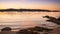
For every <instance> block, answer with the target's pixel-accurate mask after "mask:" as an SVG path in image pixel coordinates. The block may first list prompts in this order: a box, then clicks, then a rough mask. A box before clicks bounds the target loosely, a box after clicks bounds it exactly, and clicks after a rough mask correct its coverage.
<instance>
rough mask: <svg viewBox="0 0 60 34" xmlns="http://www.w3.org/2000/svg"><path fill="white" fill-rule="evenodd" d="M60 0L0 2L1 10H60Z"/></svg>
mask: <svg viewBox="0 0 60 34" xmlns="http://www.w3.org/2000/svg"><path fill="white" fill-rule="evenodd" d="M59 3H60V0H0V9H8V8H15V9H19V8H26V9H28V8H29V9H49V10H60V7H59V6H60V4H59Z"/></svg>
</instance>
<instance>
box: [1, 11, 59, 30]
mask: <svg viewBox="0 0 60 34" xmlns="http://www.w3.org/2000/svg"><path fill="white" fill-rule="evenodd" d="M43 16H51V17H55V18H58V17H60V12H38V11H35V12H33V11H31V12H30V11H23V12H18V11H4V12H0V30H1V29H3V28H5V27H10V28H12V31H17V30H20V29H24V28H30V27H35V26H40V27H46V28H55V27H57V24H55V23H52V22H48V21H46V20H48V18H43ZM43 24H45V25H43Z"/></svg>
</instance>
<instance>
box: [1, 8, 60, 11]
mask: <svg viewBox="0 0 60 34" xmlns="http://www.w3.org/2000/svg"><path fill="white" fill-rule="evenodd" d="M5 11H6V12H9V11H18V12H24V11H30V12H31V11H32V12H35V11H37V12H60V11H58V10H54V11H51V10H44V9H12V8H10V9H0V12H5Z"/></svg>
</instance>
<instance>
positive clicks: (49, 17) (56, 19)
mask: <svg viewBox="0 0 60 34" xmlns="http://www.w3.org/2000/svg"><path fill="white" fill-rule="evenodd" d="M43 18H48V20H46V21H48V22H53V23H56V24H58V25H60V17H59V18H55V17H51V16H48V15H47V16H43Z"/></svg>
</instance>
